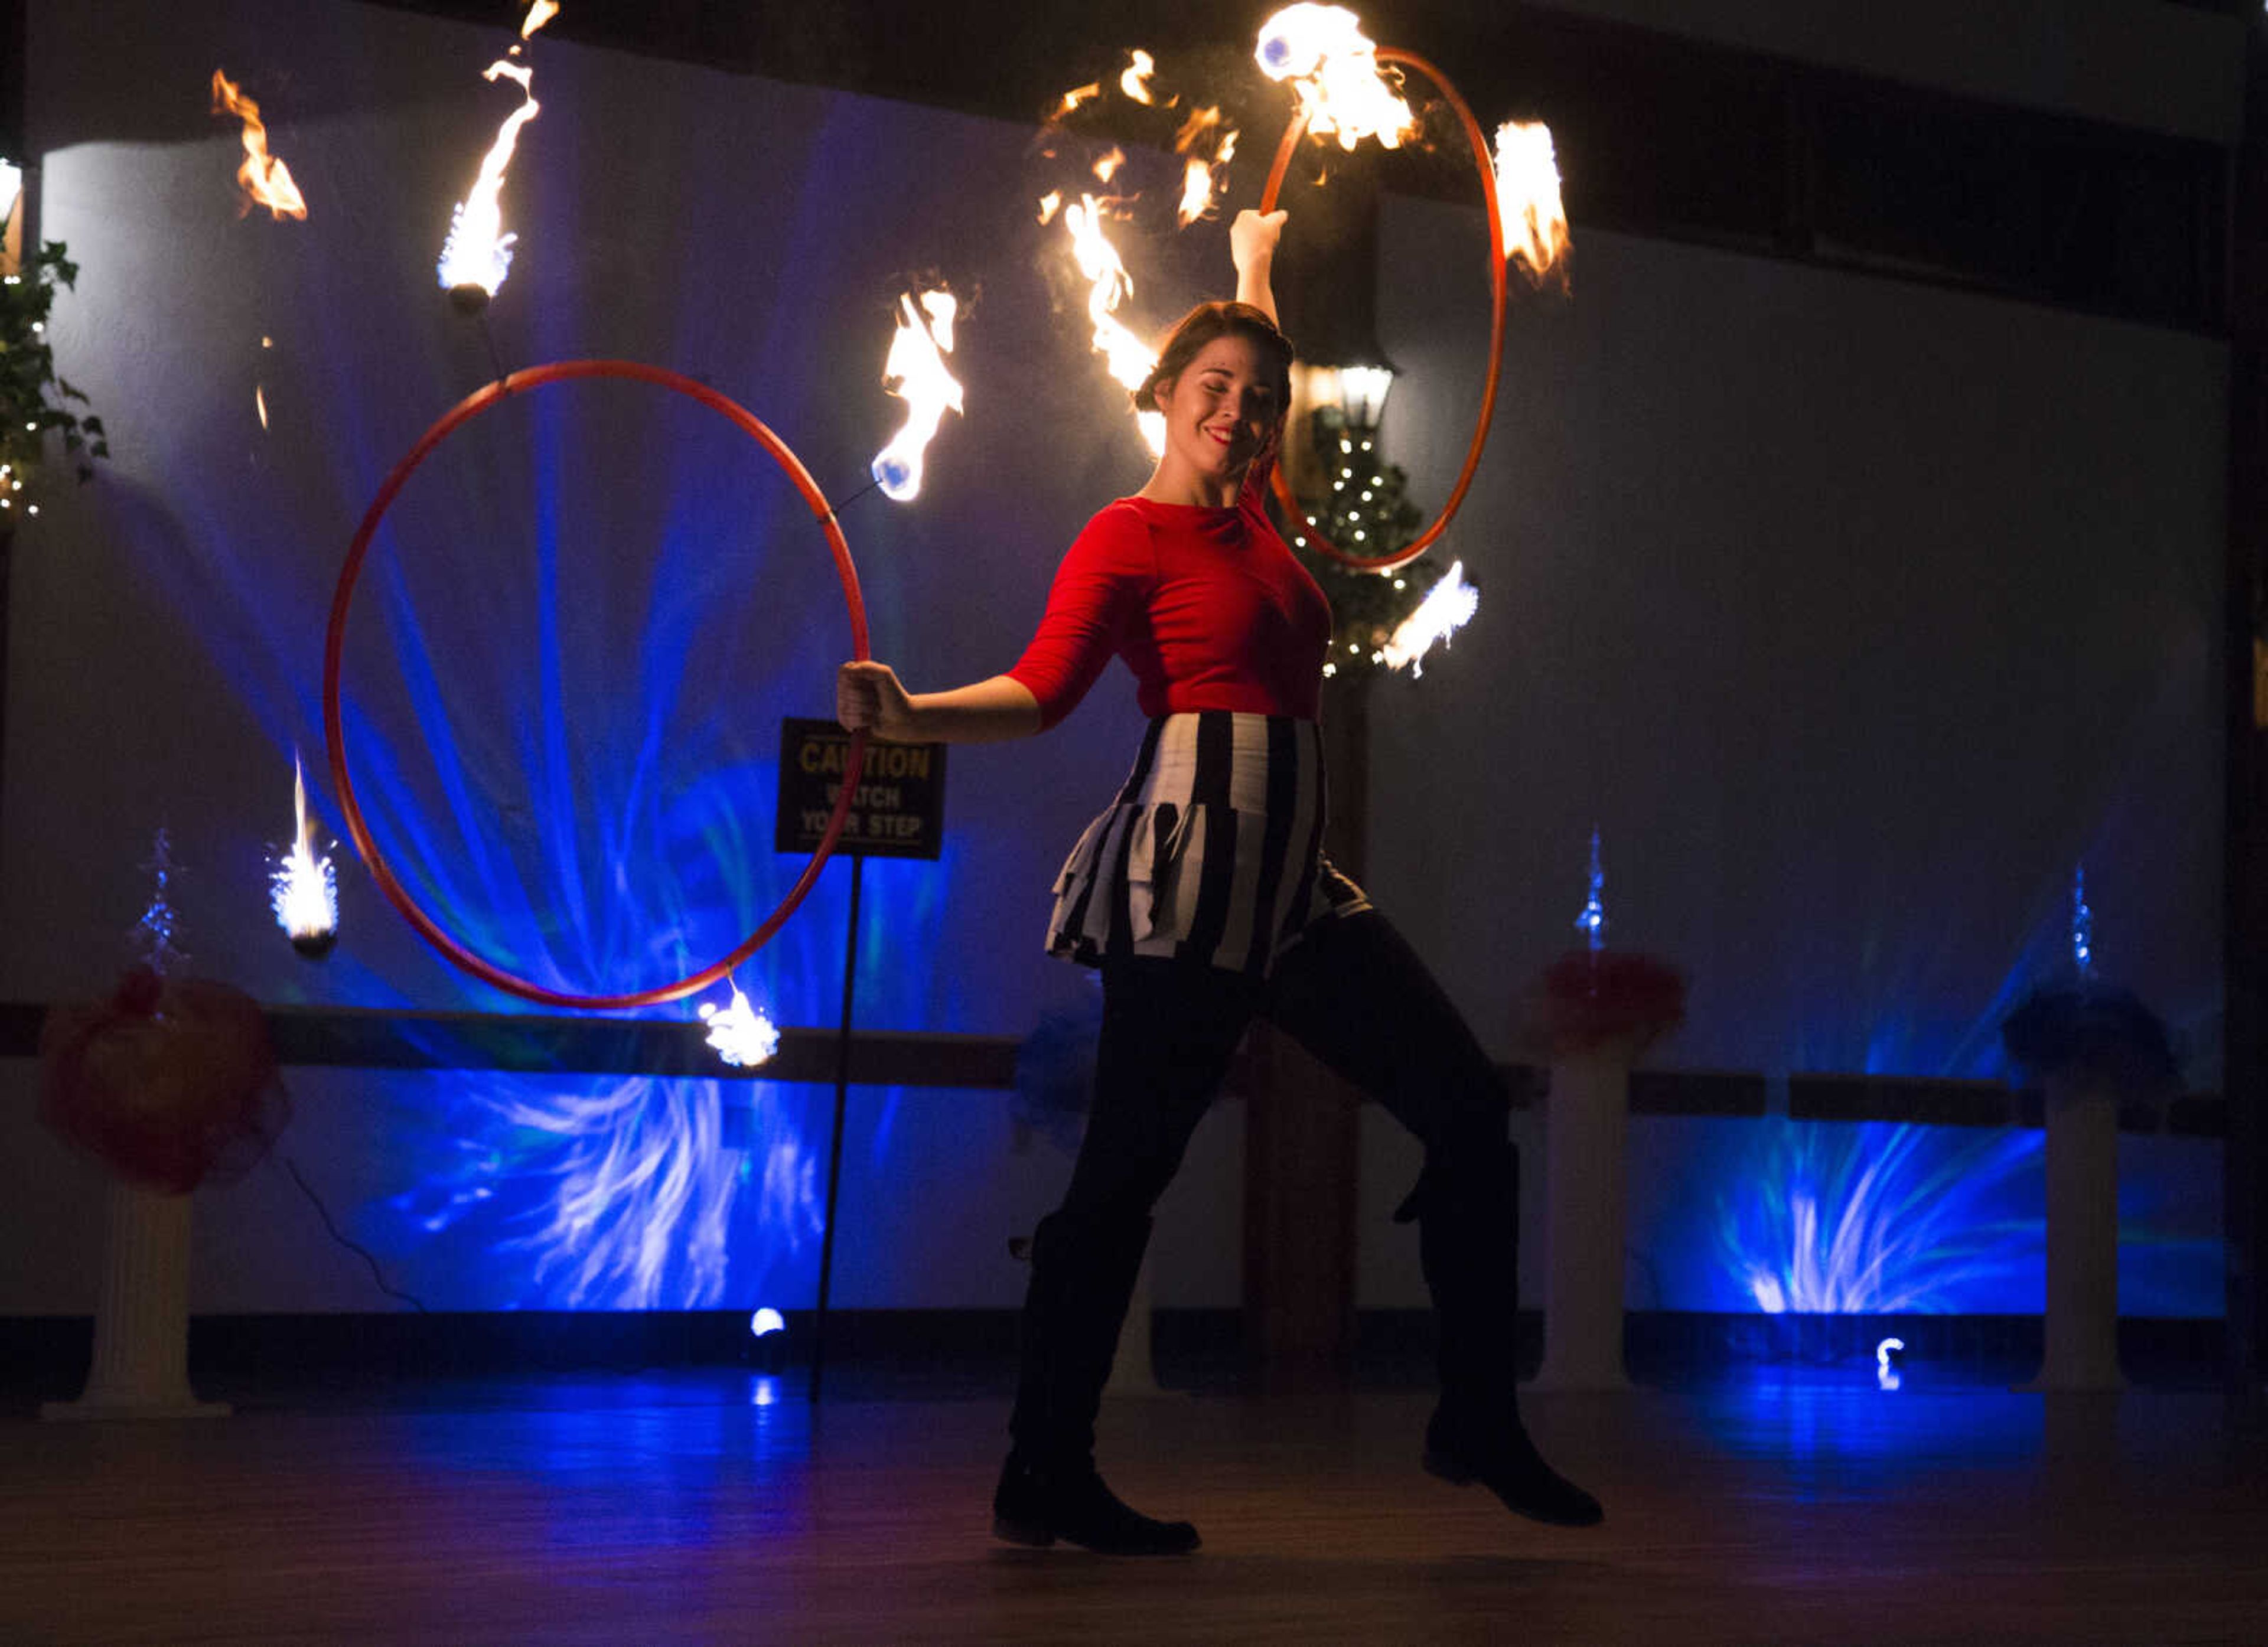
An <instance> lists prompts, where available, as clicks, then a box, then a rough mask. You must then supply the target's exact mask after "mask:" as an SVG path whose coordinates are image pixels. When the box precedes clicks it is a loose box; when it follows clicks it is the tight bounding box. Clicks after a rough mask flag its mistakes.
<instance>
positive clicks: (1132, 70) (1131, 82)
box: [1118, 50, 1158, 104]
mask: <svg viewBox="0 0 2268 1647" xmlns="http://www.w3.org/2000/svg"><path fill="white" fill-rule="evenodd" d="M1157 72H1158V60H1157V59H1156V58H1154V57H1152V56H1151V55H1150V54H1149V53H1148V52H1146V51H1140V50H1136V51H1130V52H1129V53H1127V54H1126V72H1125V73H1124V74H1122V75H1120V76H1119V77H1118V89H1119V90H1120V91H1122V92H1124V93H1126V95H1127V96H1129V97H1130V98H1132V99H1134V100H1135V101H1136V102H1137V103H1150V104H1155V103H1156V101H1157V99H1155V98H1153V97H1152V96H1151V95H1150V77H1151V76H1152V75H1153V74H1155V73H1157Z"/></svg>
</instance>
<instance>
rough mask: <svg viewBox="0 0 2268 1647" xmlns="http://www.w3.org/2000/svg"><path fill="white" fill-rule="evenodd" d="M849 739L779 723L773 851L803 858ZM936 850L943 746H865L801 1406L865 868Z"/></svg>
mask: <svg viewBox="0 0 2268 1647" xmlns="http://www.w3.org/2000/svg"><path fill="white" fill-rule="evenodd" d="M850 753H851V734H850V733H848V732H844V731H843V728H842V727H840V726H838V725H836V724H835V723H834V722H833V721H813V720H794V719H790V720H784V721H782V722H781V723H780V765H779V810H778V812H777V820H778V821H777V824H776V825H775V826H774V828H773V834H772V845H773V848H774V849H776V850H777V851H781V852H806V853H807V852H811V851H814V850H815V849H817V847H818V845H819V842H820V840H821V837H822V836H824V835H826V833H827V820H828V819H829V818H831V817H833V816H834V815H835V805H836V802H837V801H838V800H840V799H841V798H842V796H843V768H844V767H845V766H847V765H848V764H849V758H850ZM944 844H945V746H944V745H943V744H896V743H884V742H882V741H881V740H880V739H873V738H870V739H867V740H866V759H865V761H864V763H863V764H862V767H861V769H860V771H859V774H858V791H857V792H856V793H855V794H853V795H852V796H851V811H850V813H849V814H848V816H846V817H845V818H844V819H843V833H842V834H841V835H839V836H837V837H836V842H835V850H836V854H837V855H838V856H842V855H847V856H848V857H850V859H851V928H850V932H849V934H848V936H847V937H846V938H845V940H844V942H843V1023H842V1026H841V1030H840V1033H838V1034H837V1036H836V1043H835V1121H834V1126H833V1128H832V1130H831V1133H830V1136H829V1138H828V1148H827V1222H826V1225H825V1228H824V1230H823V1232H822V1233H821V1236H820V1242H819V1307H818V1309H817V1310H816V1311H814V1313H813V1318H812V1326H811V1386H810V1398H811V1400H812V1401H818V1400H819V1396H820V1389H821V1385H822V1383H823V1382H824V1380H825V1379H826V1374H827V1305H828V1296H829V1294H830V1292H831V1291H832V1290H833V1287H834V1280H835V1207H836V1195H837V1193H838V1191H839V1188H840V1187H841V1184H842V1181H843V1114H844V1111H845V1110H846V1109H847V1108H848V1107H849V1104H850V1099H851V1008H852V1005H853V1004H854V1000H855V996H856V993H857V989H858V906H859V903H860V901H861V895H862V893H864V892H865V884H866V859H867V857H869V856H870V855H880V856H881V857H925V858H934V857H937V856H938V854H939V852H940V851H941V850H942V849H943V848H944Z"/></svg>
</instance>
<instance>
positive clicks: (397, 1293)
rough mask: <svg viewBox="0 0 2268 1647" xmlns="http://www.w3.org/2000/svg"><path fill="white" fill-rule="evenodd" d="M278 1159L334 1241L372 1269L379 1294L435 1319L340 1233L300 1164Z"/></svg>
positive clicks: (367, 1251)
mask: <svg viewBox="0 0 2268 1647" xmlns="http://www.w3.org/2000/svg"><path fill="white" fill-rule="evenodd" d="M276 1160H278V1161H279V1162H281V1163H282V1164H283V1166H284V1171H285V1172H287V1173H291V1181H292V1182H293V1183H295V1184H297V1185H298V1187H300V1189H301V1190H302V1191H303V1192H305V1194H306V1197H307V1199H308V1200H309V1201H312V1202H314V1203H315V1210H316V1212H317V1213H319V1214H320V1215H321V1217H322V1220H323V1227H324V1228H325V1229H327V1230H328V1231H329V1232H331V1239H333V1240H335V1241H336V1242H337V1243H338V1244H339V1245H340V1246H343V1247H345V1248H346V1249H347V1251H349V1252H350V1253H352V1254H354V1255H355V1256H356V1257H357V1258H359V1259H361V1260H362V1261H363V1262H364V1263H365V1264H368V1265H369V1266H370V1275H371V1279H372V1280H373V1281H375V1282H376V1283H378V1290H379V1291H380V1292H383V1293H384V1294H386V1296H387V1298H399V1299H401V1301H402V1302H403V1303H404V1304H407V1305H411V1306H413V1307H414V1308H415V1309H416V1312H417V1313H418V1314H420V1315H431V1313H432V1312H431V1310H429V1309H427V1308H426V1307H425V1301H424V1300H423V1298H418V1297H417V1296H416V1294H415V1293H409V1292H404V1291H402V1290H401V1288H399V1287H397V1286H395V1285H394V1284H393V1283H391V1282H389V1281H387V1278H386V1272H385V1271H384V1270H382V1269H380V1268H379V1267H378V1260H377V1259H376V1258H374V1257H372V1255H371V1251H370V1249H369V1248H368V1247H366V1246H359V1245H357V1243H356V1242H354V1241H352V1240H350V1239H348V1238H347V1236H346V1235H345V1233H344V1232H342V1231H341V1230H340V1228H339V1226H338V1224H337V1222H336V1221H335V1220H334V1219H333V1218H332V1217H331V1210H330V1209H329V1208H328V1207H327V1206H325V1205H324V1204H323V1198H322V1197H321V1196H320V1195H317V1194H316V1193H315V1187H314V1186H313V1184H311V1183H309V1182H308V1181H307V1180H306V1177H305V1176H304V1175H303V1174H302V1173H300V1171H299V1165H298V1162H296V1161H294V1160H293V1159H292V1158H291V1157H290V1156H288V1155H285V1154H284V1152H283V1151H280V1150H279V1151H276Z"/></svg>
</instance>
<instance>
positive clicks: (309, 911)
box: [269, 756, 339, 942]
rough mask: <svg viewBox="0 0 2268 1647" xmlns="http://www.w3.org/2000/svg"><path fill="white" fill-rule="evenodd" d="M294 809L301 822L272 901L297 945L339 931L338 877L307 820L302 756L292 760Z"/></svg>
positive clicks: (274, 879)
mask: <svg viewBox="0 0 2268 1647" xmlns="http://www.w3.org/2000/svg"><path fill="white" fill-rule="evenodd" d="M291 810H292V813H293V816H294V817H295V819H296V820H297V822H298V829H297V832H296V833H295V835H293V837H292V842H291V852H290V854H289V855H288V856H287V857H285V858H284V861H283V862H282V863H281V864H277V865H276V870H275V872H274V873H273V874H272V875H271V876H270V877H269V904H270V906H271V907H272V908H274V909H275V912H276V924H277V925H278V926H280V927H282V928H283V929H284V931H285V932H286V933H287V934H289V935H290V937H291V938H292V939H293V941H294V942H298V941H299V940H303V939H308V938H324V937H329V936H331V934H333V933H334V932H335V931H337V930H338V925H339V884H338V876H337V873H336V871H334V870H333V868H332V867H331V860H330V859H329V857H327V856H325V855H322V854H320V853H318V852H317V851H316V849H315V830H314V826H313V824H312V823H311V822H309V820H308V818H307V779H306V773H305V772H303V771H302V770H301V769H300V766H299V761H298V757H296V756H294V757H293V759H292V761H291Z"/></svg>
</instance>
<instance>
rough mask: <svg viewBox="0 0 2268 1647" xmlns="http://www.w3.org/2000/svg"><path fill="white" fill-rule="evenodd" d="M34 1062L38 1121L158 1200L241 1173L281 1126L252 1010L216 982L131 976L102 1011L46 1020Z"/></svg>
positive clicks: (273, 1080) (286, 1104)
mask: <svg viewBox="0 0 2268 1647" xmlns="http://www.w3.org/2000/svg"><path fill="white" fill-rule="evenodd" d="M40 1063H41V1066H42V1071H41V1072H42V1077H43V1078H42V1080H41V1083H40V1121H43V1122H44V1123H45V1124H46V1125H47V1126H48V1129H50V1130H51V1131H53V1132H55V1134H57V1135H58V1136H61V1137H62V1138H63V1139H64V1140H65V1141H66V1142H68V1143H72V1144H75V1145H77V1147H78V1148H80V1149H82V1150H85V1151H87V1152H88V1153H89V1154H91V1155H93V1156H94V1157H95V1158H98V1159H99V1160H100V1161H101V1162H102V1163H103V1164H104V1165H107V1166H108V1167H109V1168H110V1169H111V1170H112V1171H113V1172H114V1173H117V1174H118V1175H119V1176H120V1177H121V1178H123V1179H125V1180H128V1181H129V1182H130V1183H134V1184H136V1185H139V1186H141V1187H143V1188H145V1189H154V1190H157V1191H158V1192H160V1193H161V1194H165V1195H187V1194H188V1193H189V1191H191V1190H193V1189H195V1187H197V1186H198V1185H199V1184H201V1183H203V1182H204V1181H205V1180H207V1179H208V1178H211V1177H214V1176H216V1175H217V1176H219V1177H223V1178H232V1177H239V1176H241V1175H242V1174H243V1173H247V1172H249V1171H250V1170H251V1169H252V1168H253V1166H254V1165H256V1164H257V1163H258V1162H259V1160H260V1158H261V1156H263V1155H265V1154H266V1153H267V1152H268V1147H269V1144H271V1143H274V1142H275V1140H276V1135H277V1134H278V1133H280V1132H281V1131H283V1129H284V1123H285V1122H286V1121H289V1120H290V1119H291V1101H290V1099H288V1098H287V1097H286V1096H285V1095H284V1084H283V1082H282V1081H281V1080H280V1079H279V1078H278V1077H277V1075H276V1055H275V1052H274V1050H273V1049H272V1048H270V1047H269V1041H268V1023H267V1019H266V1018H264V1017H262V1016H261V1011H260V1004H259V1003H258V1002H256V1001H254V999H253V998H252V997H251V996H248V995H247V994H245V993H244V992H243V991H242V990H241V989H232V988H230V987H229V986H228V985H227V984H225V983H214V982H210V981H208V980H205V979H201V978H183V979H171V978H160V977H159V976H158V974H156V973H154V972H152V971H151V970H150V969H149V968H148V967H136V968H135V969H134V970H133V971H131V972H129V973H128V974H126V975H125V977H124V978H122V979H121V980H120V981H119V985H118V989H117V990H116V992H115V993H114V995H113V996H111V998H110V1000H109V1001H108V1002H107V1003H106V1004H103V1005H100V1006H70V1007H56V1008H55V1009H54V1010H53V1011H50V1012H49V1013H48V1021H47V1023H46V1025H45V1026H43V1027H42V1028H41V1030H40Z"/></svg>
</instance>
